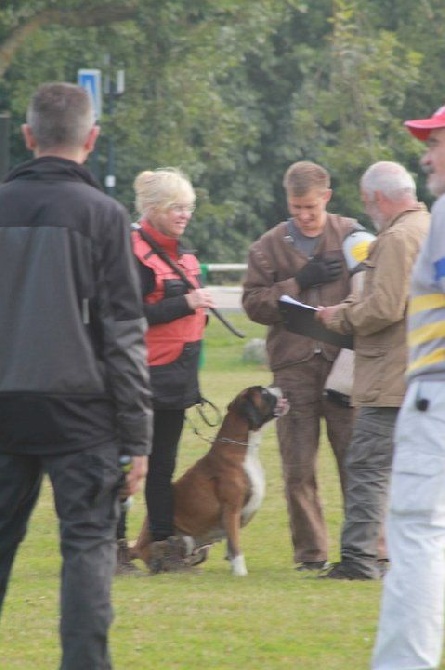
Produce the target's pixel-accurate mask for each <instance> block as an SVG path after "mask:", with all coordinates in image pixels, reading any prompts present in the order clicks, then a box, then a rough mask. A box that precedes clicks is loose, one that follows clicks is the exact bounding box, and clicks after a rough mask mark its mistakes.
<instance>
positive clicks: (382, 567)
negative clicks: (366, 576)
mask: <svg viewBox="0 0 445 670" xmlns="http://www.w3.org/2000/svg"><path fill="white" fill-rule="evenodd" d="M389 567H390V563H389V559H388V558H379V560H378V561H377V568H378V570H379V572H380V576H381V578H382V579H383V577H384V576H385V575H386V573H387V572H388V570H389Z"/></svg>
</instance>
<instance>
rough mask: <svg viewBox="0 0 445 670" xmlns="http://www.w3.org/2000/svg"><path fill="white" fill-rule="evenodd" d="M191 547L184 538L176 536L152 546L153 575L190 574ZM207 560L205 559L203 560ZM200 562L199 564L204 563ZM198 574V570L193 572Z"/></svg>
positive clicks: (151, 564)
mask: <svg viewBox="0 0 445 670" xmlns="http://www.w3.org/2000/svg"><path fill="white" fill-rule="evenodd" d="M189 553H190V547H189V545H188V543H187V541H186V540H184V538H182V537H180V536H176V535H172V536H170V537H168V538H167V539H166V540H160V541H158V542H152V543H151V545H150V560H149V568H150V572H151V574H152V575H158V574H159V573H160V572H189V571H190V570H193V565H191V564H190V562H189V558H188V556H189ZM202 560H205V559H202ZM202 560H200V561H199V562H202ZM193 571H194V572H196V570H193Z"/></svg>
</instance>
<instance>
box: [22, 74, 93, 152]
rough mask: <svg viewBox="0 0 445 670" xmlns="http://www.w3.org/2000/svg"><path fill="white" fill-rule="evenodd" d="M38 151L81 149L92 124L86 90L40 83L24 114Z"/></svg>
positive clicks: (91, 105)
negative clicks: (64, 148)
mask: <svg viewBox="0 0 445 670" xmlns="http://www.w3.org/2000/svg"><path fill="white" fill-rule="evenodd" d="M26 122H27V124H28V125H29V127H30V128H31V131H32V134H33V137H34V139H35V141H36V142H37V145H38V147H39V149H43V150H47V149H52V148H54V147H70V148H79V147H82V146H83V144H84V143H85V141H86V140H87V138H88V133H89V132H90V130H91V128H92V127H93V125H94V109H93V104H92V100H91V96H90V94H89V93H88V91H87V90H86V89H84V88H82V87H81V86H77V85H76V84H69V83H66V82H52V83H47V84H42V85H41V86H39V88H38V89H37V91H36V92H35V93H34V95H33V97H32V98H31V102H30V103H29V106H28V110H27V113H26Z"/></svg>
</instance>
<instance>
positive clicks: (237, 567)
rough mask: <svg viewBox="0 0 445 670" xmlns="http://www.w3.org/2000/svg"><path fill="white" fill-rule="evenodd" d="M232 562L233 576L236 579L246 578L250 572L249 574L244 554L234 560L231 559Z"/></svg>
mask: <svg viewBox="0 0 445 670" xmlns="http://www.w3.org/2000/svg"><path fill="white" fill-rule="evenodd" d="M230 562H231V564H232V575H233V576H234V577H246V576H247V574H248V572H247V567H246V561H245V558H244V556H243V554H239V555H238V556H235V557H234V558H231V559H230Z"/></svg>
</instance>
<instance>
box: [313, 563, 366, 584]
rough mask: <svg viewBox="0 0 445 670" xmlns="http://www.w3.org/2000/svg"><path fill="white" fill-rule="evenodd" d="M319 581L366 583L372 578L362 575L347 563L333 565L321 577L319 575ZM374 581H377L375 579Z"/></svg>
mask: <svg viewBox="0 0 445 670" xmlns="http://www.w3.org/2000/svg"><path fill="white" fill-rule="evenodd" d="M319 577H320V578H321V579H345V580H349V581H352V580H354V579H356V580H361V581H368V580H370V579H371V580H372V579H374V578H373V577H368V576H366V575H364V574H363V573H361V572H359V571H358V570H357V569H356V568H354V567H352V565H348V564H347V563H342V562H340V563H334V565H333V566H332V567H331V569H330V570H328V571H327V572H325V573H324V574H323V575H319ZM375 579H379V578H378V577H376V578H375Z"/></svg>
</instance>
